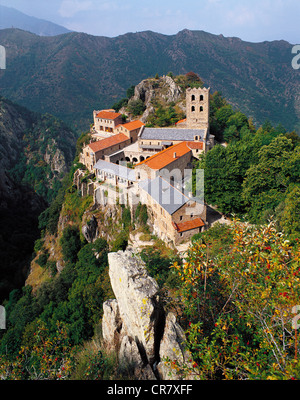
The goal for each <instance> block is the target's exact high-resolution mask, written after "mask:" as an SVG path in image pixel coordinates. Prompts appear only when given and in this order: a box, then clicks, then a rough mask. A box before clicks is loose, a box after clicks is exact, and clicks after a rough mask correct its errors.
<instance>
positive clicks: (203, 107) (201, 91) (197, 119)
mask: <svg viewBox="0 0 300 400" xmlns="http://www.w3.org/2000/svg"><path fill="white" fill-rule="evenodd" d="M209 91H210V88H208V89H207V88H188V89H187V90H186V127H187V128H190V129H205V130H206V133H208V131H209Z"/></svg>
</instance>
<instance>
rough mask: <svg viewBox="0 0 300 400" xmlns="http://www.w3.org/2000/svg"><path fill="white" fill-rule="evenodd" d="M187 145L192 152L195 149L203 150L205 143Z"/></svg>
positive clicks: (188, 143) (189, 143)
mask: <svg viewBox="0 0 300 400" xmlns="http://www.w3.org/2000/svg"><path fill="white" fill-rule="evenodd" d="M187 145H188V146H189V148H190V149H192V150H195V149H199V150H203V142H187Z"/></svg>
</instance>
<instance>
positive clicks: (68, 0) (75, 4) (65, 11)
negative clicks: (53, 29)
mask: <svg viewBox="0 0 300 400" xmlns="http://www.w3.org/2000/svg"><path fill="white" fill-rule="evenodd" d="M92 8H93V3H92V1H90V0H85V1H80V0H63V1H62V3H61V5H60V8H59V10H58V13H59V15H60V16H62V17H64V18H72V17H73V16H74V15H75V14H77V13H78V12H81V11H87V10H92Z"/></svg>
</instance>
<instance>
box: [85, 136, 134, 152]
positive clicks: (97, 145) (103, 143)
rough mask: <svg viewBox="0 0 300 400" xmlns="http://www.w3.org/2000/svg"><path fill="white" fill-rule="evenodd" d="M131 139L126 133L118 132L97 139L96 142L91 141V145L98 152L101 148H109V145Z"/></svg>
mask: <svg viewBox="0 0 300 400" xmlns="http://www.w3.org/2000/svg"><path fill="white" fill-rule="evenodd" d="M126 140H129V139H128V137H127V136H126V135H124V133H118V134H117V135H113V136H110V137H108V138H105V139H101V140H97V141H96V142H93V143H90V144H89V147H90V149H91V150H92V151H93V152H94V153H97V152H98V151H100V150H104V149H107V148H108V147H111V146H114V145H116V144H120V143H123V142H125V141H126Z"/></svg>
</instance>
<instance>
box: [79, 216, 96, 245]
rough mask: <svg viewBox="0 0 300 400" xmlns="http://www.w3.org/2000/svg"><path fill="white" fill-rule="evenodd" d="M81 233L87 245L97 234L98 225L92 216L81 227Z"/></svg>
mask: <svg viewBox="0 0 300 400" xmlns="http://www.w3.org/2000/svg"><path fill="white" fill-rule="evenodd" d="M81 231H82V234H83V236H84V237H85V239H86V240H87V241H88V242H89V243H91V242H93V241H94V239H95V238H96V237H97V234H98V224H97V220H96V218H95V217H94V216H92V218H91V219H90V220H89V222H88V223H86V224H85V225H83V226H82V229H81Z"/></svg>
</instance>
